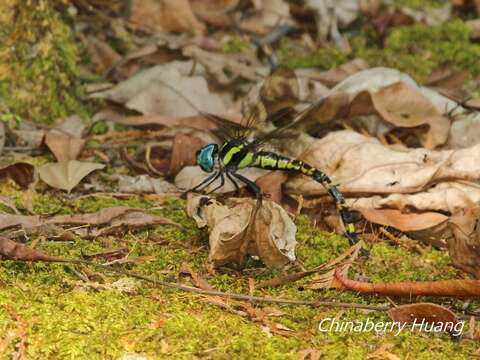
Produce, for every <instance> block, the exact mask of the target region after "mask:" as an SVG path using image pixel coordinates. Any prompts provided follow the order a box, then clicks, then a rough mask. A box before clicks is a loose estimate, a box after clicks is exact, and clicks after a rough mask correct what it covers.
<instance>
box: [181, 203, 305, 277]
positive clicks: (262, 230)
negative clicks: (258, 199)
mask: <svg viewBox="0 0 480 360" xmlns="http://www.w3.org/2000/svg"><path fill="white" fill-rule="evenodd" d="M232 201H233V200H232ZM254 206H255V201H254V200H252V199H238V200H236V201H233V202H232V204H230V205H221V204H219V203H218V202H216V201H215V200H213V199H211V198H209V197H207V196H190V197H189V199H188V203H187V213H188V214H189V216H192V217H193V219H194V220H195V221H196V222H197V226H199V227H205V226H207V227H208V229H209V232H210V237H209V242H210V252H209V257H208V258H209V261H210V262H211V263H212V264H213V265H214V266H215V267H218V266H222V265H225V264H234V265H237V266H243V264H244V261H245V255H246V254H250V255H255V256H258V257H260V259H261V260H262V261H263V262H264V263H265V265H267V266H268V267H269V268H278V267H281V266H284V265H285V264H287V263H288V262H291V261H294V260H295V246H296V240H295V232H296V226H295V224H294V223H293V221H292V220H291V219H290V217H289V216H288V214H287V213H286V212H285V210H283V208H282V207H280V206H279V205H277V204H275V203H274V202H272V201H270V200H263V205H262V207H260V209H259V210H258V212H257V215H256V218H255V221H254V223H253V225H251V226H249V220H250V217H251V215H252V211H253V208H254Z"/></svg>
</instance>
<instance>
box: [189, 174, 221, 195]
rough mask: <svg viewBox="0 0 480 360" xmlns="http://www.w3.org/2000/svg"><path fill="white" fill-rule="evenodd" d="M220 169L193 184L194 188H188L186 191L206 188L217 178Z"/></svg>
mask: <svg viewBox="0 0 480 360" xmlns="http://www.w3.org/2000/svg"><path fill="white" fill-rule="evenodd" d="M221 173H222V172H221V171H218V172H216V173H213V174H212V175H210V176H208V177H207V178H206V179H204V180H203V181H202V182H201V183H200V184H198V185H197V186H195V187H194V188H191V189H190V190H188V192H190V191H198V190H200V189H204V188H206V187H207V186H208V185H210V184H211V183H213V182H214V181H215V180H217V179H218V177H219V176H220V175H221Z"/></svg>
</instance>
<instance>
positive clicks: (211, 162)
mask: <svg viewBox="0 0 480 360" xmlns="http://www.w3.org/2000/svg"><path fill="white" fill-rule="evenodd" d="M217 157H218V145H217V144H208V145H205V146H204V147H202V148H201V149H200V150H198V151H197V165H198V166H200V167H201V168H202V170H203V171H206V172H212V171H213V169H214V167H215V161H216V160H217Z"/></svg>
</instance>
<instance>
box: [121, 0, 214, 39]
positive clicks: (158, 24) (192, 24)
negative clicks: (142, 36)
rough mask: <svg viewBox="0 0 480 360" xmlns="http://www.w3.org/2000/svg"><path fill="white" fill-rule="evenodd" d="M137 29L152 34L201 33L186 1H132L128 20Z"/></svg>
mask: <svg viewBox="0 0 480 360" xmlns="http://www.w3.org/2000/svg"><path fill="white" fill-rule="evenodd" d="M129 20H130V21H131V22H132V23H134V24H135V25H136V26H138V27H139V28H141V29H143V30H146V31H152V32H194V33H203V32H204V31H205V25H204V24H202V23H201V22H200V21H198V20H197V18H196V17H195V15H194V14H193V11H192V9H191V8H190V3H189V1H188V0H133V1H132V4H131V10H130V19H129Z"/></svg>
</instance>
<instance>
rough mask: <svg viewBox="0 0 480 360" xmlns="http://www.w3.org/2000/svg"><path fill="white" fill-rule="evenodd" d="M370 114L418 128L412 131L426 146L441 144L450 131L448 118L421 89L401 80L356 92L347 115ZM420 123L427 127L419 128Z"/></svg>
mask: <svg viewBox="0 0 480 360" xmlns="http://www.w3.org/2000/svg"><path fill="white" fill-rule="evenodd" d="M372 113H376V114H378V115H379V116H380V117H381V118H382V119H383V120H384V121H387V122H388V123H390V124H392V125H394V126H395V127H400V128H417V129H418V131H415V132H416V133H417V134H418V136H419V138H420V141H421V142H422V144H423V146H424V147H426V148H427V149H433V148H435V147H436V146H438V145H441V144H444V143H445V141H446V140H447V137H448V133H449V130H450V120H449V119H448V118H447V117H446V116H443V115H441V114H440V113H439V112H438V111H437V110H436V108H435V107H434V106H433V104H432V103H431V102H430V101H429V100H428V99H427V98H425V97H424V96H423V95H422V93H421V92H419V91H417V90H416V89H415V88H413V87H411V86H409V85H407V84H405V83H403V82H398V83H395V84H392V85H389V86H386V87H384V88H382V89H381V90H379V91H377V92H369V91H363V92H360V93H359V94H357V95H356V97H355V98H354V99H353V101H352V103H351V105H350V116H352V117H353V116H358V115H369V114H372ZM422 125H426V126H428V128H427V129H426V130H425V129H423V128H420V127H421V126H422Z"/></svg>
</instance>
